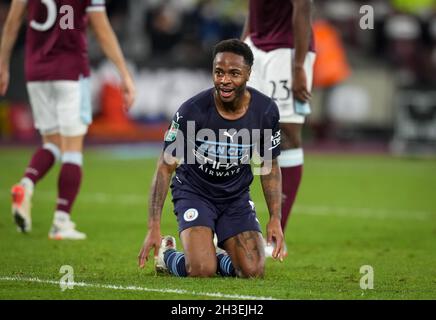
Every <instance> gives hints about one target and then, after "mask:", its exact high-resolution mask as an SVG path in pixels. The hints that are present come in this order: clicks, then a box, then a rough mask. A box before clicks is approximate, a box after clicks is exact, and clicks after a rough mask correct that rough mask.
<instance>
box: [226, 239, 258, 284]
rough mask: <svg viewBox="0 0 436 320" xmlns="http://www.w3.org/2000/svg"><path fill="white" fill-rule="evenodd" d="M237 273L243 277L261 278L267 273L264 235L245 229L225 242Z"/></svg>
mask: <svg viewBox="0 0 436 320" xmlns="http://www.w3.org/2000/svg"><path fill="white" fill-rule="evenodd" d="M224 247H225V249H226V251H227V253H228V254H229V255H230V257H231V259H232V263H233V267H234V268H235V271H236V275H237V276H238V277H241V278H261V277H263V276H264V273H265V254H264V248H263V239H262V235H261V234H260V233H259V232H257V231H245V232H242V233H240V234H238V235H236V236H234V237H231V238H229V239H227V240H226V241H225V242H224Z"/></svg>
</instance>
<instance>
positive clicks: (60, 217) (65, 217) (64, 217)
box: [53, 211, 70, 223]
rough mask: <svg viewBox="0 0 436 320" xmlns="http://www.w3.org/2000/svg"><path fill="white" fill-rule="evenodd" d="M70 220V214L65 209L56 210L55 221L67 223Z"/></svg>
mask: <svg viewBox="0 0 436 320" xmlns="http://www.w3.org/2000/svg"><path fill="white" fill-rule="evenodd" d="M68 221H70V215H69V214H68V213H66V212H64V211H55V214H54V219H53V222H55V223H66V222H68Z"/></svg>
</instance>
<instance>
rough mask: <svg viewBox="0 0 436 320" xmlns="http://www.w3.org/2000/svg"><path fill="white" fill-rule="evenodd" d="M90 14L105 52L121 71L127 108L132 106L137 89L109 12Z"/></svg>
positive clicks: (92, 24) (92, 12)
mask: <svg viewBox="0 0 436 320" xmlns="http://www.w3.org/2000/svg"><path fill="white" fill-rule="evenodd" d="M88 16H89V21H90V24H91V27H92V29H93V30H94V32H95V35H96V37H97V41H98V43H99V44H100V46H101V48H102V50H103V52H104V54H105V55H106V57H108V58H109V60H111V61H112V62H113V63H114V64H115V66H116V67H117V69H118V71H119V72H120V75H121V79H122V87H123V91H124V103H125V106H126V108H130V107H131V106H132V104H133V101H134V100H135V95H136V89H135V85H134V83H133V79H132V76H131V75H130V72H129V70H128V69H127V65H126V61H125V59H124V55H123V52H122V51H121V48H120V45H119V43H118V39H117V37H116V35H115V33H114V31H113V29H112V27H111V25H110V22H109V19H108V17H107V14H106V12H105V11H91V12H89V13H88Z"/></svg>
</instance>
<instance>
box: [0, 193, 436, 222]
mask: <svg viewBox="0 0 436 320" xmlns="http://www.w3.org/2000/svg"><path fill="white" fill-rule="evenodd" d="M5 194H8V192H6V190H1V191H0V197H1V196H4V195H5ZM35 197H37V199H40V200H43V201H52V202H54V201H55V199H56V193H55V192H51V191H37V193H36V195H35ZM146 197H147V194H145V193H144V195H139V194H109V193H102V192H95V193H82V194H80V196H79V201H80V202H84V203H93V204H111V205H121V206H125V205H144V206H145V202H146ZM293 212H295V213H296V214H308V215H316V216H338V217H350V218H364V219H379V220H386V219H387V220H389V219H394V220H418V221H425V220H428V219H430V218H431V217H432V216H436V214H435V213H432V212H429V211H407V210H395V209H380V208H353V207H348V208H347V207H336V206H327V205H304V204H297V205H295V207H294V209H293Z"/></svg>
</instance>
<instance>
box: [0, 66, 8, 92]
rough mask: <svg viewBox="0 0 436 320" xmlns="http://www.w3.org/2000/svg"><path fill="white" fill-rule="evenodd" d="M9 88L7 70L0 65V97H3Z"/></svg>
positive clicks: (6, 67)
mask: <svg viewBox="0 0 436 320" xmlns="http://www.w3.org/2000/svg"><path fill="white" fill-rule="evenodd" d="M8 86H9V68H8V66H5V65H4V64H2V63H0V95H2V96H4V95H5V94H6V91H7V90H8Z"/></svg>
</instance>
